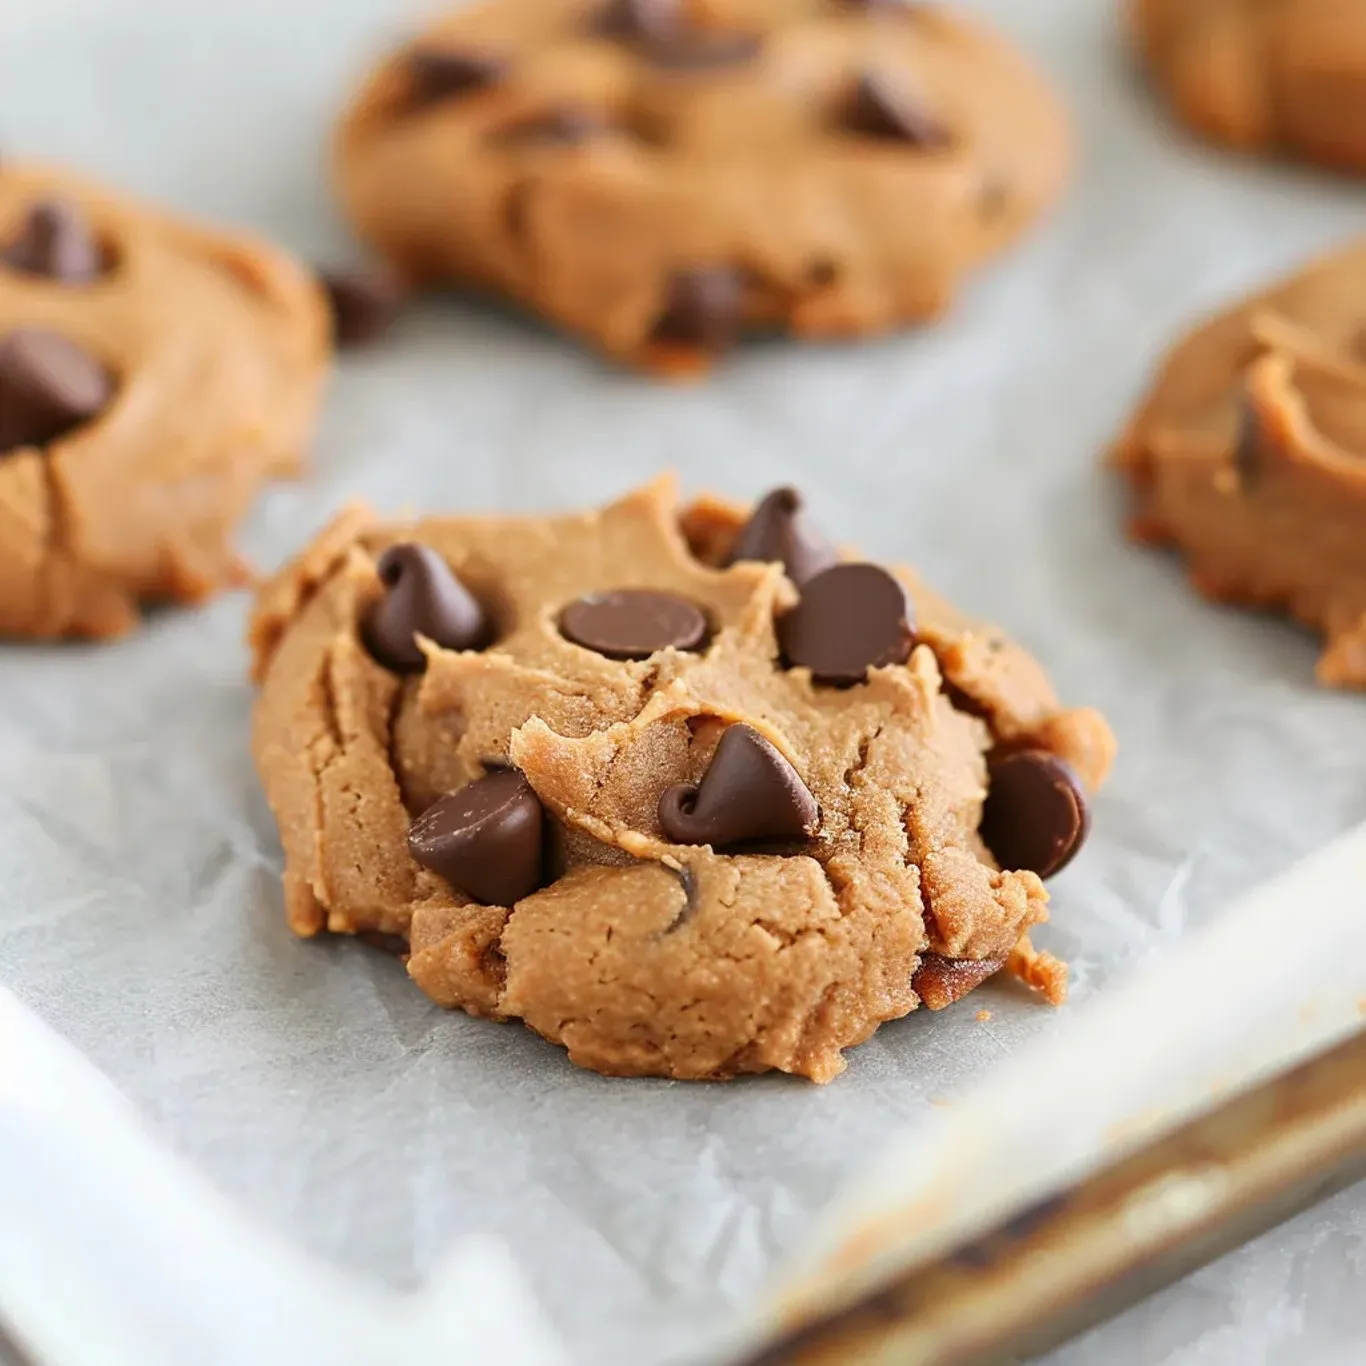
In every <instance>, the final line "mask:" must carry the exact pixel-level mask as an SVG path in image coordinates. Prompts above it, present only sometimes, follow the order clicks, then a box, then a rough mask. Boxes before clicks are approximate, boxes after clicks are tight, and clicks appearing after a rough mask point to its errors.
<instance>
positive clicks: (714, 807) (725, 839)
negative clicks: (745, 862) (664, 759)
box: [659, 725, 820, 849]
mask: <svg viewBox="0 0 1366 1366" xmlns="http://www.w3.org/2000/svg"><path fill="white" fill-rule="evenodd" d="M819 823H820V808H819V807H818V806H817V805H816V799H815V798H814V797H813V796H812V795H811V793H810V791H809V790H808V789H807V786H806V784H805V783H804V782H802V780H801V778H799V777H798V776H797V770H796V769H794V768H793V767H792V765H791V764H790V763H788V761H787V760H786V759H785V758H783V756H782V754H780V753H779V752H778V750H777V749H776V748H774V746H773V745H772V744H770V743H769V741H767V740H765V739H764V737H763V736H762V735H760V734H759V732H758V731H757V730H755V729H754V728H753V727H752V726H745V725H736V726H728V727H727V728H726V732H725V734H724V735H722V736H721V742H720V744H718V745H717V746H716V753H715V754H714V755H712V760H711V763H710V764H709V765H708V766H707V771H706V773H704V774H703V775H702V781H701V783H700V784H699V785H698V786H696V787H694V786H693V785H692V784H691V783H680V784H678V785H677V786H675V787H671V788H669V789H667V790H666V791H665V792H664V794H663V795H662V796H661V797H660V799H659V824H660V826H661V827H662V829H663V831H664V834H665V835H666V837H667V838H669V839H670V840H672V841H673V842H674V843H675V844H710V845H711V846H712V847H713V848H717V849H724V848H728V847H730V846H732V845H737V844H747V843H750V842H752V841H754V840H799V839H806V838H808V837H809V836H811V835H812V834H814V833H815V830H816V827H817V825H818V824H819Z"/></svg>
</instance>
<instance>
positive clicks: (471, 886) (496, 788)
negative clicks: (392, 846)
mask: <svg viewBox="0 0 1366 1366" xmlns="http://www.w3.org/2000/svg"><path fill="white" fill-rule="evenodd" d="M544 823H545V819H544V813H543V811H542V809H541V800H540V798H539V797H537V795H536V793H535V792H534V791H532V788H531V784H530V783H529V782H527V780H526V778H525V777H523V775H522V774H521V773H519V772H518V771H517V770H516V769H515V768H503V769H499V770H497V771H496V772H494V773H490V774H489V775H488V776H487V777H484V778H480V779H478V780H477V781H475V782H472V783H470V784H469V785H468V786H467V787H462V788H460V789H459V791H457V792H448V793H447V794H446V795H445V796H444V797H441V798H439V799H438V800H437V801H436V802H435V803H433V804H432V805H431V806H429V807H428V808H427V809H426V810H425V811H424V812H423V813H422V814H421V815H420V816H419V817H418V818H417V819H416V820H415V821H414V822H413V824H412V827H411V828H410V829H409V831H408V849H409V851H410V852H411V853H412V856H413V858H414V859H415V860H416V861H417V862H418V863H420V864H421V865H422V866H423V867H424V868H430V869H431V870H432V872H434V873H436V874H437V875H438V876H439V877H443V878H445V879H446V881H447V882H449V883H450V884H451V886H452V887H454V888H456V889H457V890H458V891H461V892H464V893H465V895H466V896H468V897H470V898H471V899H473V900H474V901H478V902H480V903H481V904H483V905H485V906H515V905H516V904H517V902H519V901H521V900H522V898H523V897H528V896H530V895H531V893H532V892H534V891H535V890H536V889H537V888H538V887H539V886H540V885H541V832H542V827H543V826H544Z"/></svg>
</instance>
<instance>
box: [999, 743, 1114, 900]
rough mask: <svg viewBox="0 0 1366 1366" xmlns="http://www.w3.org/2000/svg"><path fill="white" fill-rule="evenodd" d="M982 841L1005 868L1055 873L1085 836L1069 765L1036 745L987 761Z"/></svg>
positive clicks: (1082, 803)
mask: <svg viewBox="0 0 1366 1366" xmlns="http://www.w3.org/2000/svg"><path fill="white" fill-rule="evenodd" d="M987 781H988V787H987V799H986V805H985V806H984V807H983V808H982V828H981V834H982V841H983V843H984V844H985V845H986V846H987V848H988V849H990V850H991V852H992V854H993V856H994V857H995V859H996V862H997V863H999V864H1000V865H1001V867H1002V868H1006V869H1018V868H1023V869H1029V870H1031V871H1033V872H1035V873H1037V874H1038V875H1039V876H1040V877H1052V876H1053V874H1054V873H1057V872H1061V871H1062V869H1063V868H1065V867H1066V866H1067V865H1068V863H1070V862H1071V861H1072V857H1073V855H1074V854H1076V852H1077V850H1078V849H1080V848H1081V846H1082V844H1083V842H1084V841H1085V839H1086V832H1087V831H1088V830H1089V829H1090V825H1091V813H1090V807H1089V805H1088V803H1087V800H1086V793H1085V791H1084V790H1083V789H1082V785H1081V780H1080V779H1079V778H1078V777H1077V775H1076V774H1075V773H1074V772H1073V771H1072V766H1071V765H1070V764H1068V763H1067V762H1065V761H1064V760H1062V759H1059V758H1058V756H1057V755H1056V754H1050V753H1049V752H1048V751H1047V750H1042V749H1022V750H1016V751H1014V752H1013V753H1007V754H1004V755H1002V756H1001V757H1000V758H996V759H993V760H991V762H990V764H989V774H988V779H987Z"/></svg>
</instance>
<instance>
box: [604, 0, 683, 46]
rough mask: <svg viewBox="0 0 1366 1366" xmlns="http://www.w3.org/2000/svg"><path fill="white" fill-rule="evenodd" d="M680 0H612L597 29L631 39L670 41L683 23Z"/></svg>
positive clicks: (658, 41)
mask: <svg viewBox="0 0 1366 1366" xmlns="http://www.w3.org/2000/svg"><path fill="white" fill-rule="evenodd" d="M682 21H683V6H682V4H681V3H680V0H611V3H610V4H609V5H608V6H607V7H606V8H605V9H604V10H603V11H602V13H601V15H600V16H599V18H598V22H597V25H596V27H597V31H598V32H599V33H601V34H604V35H605V36H607V37H609V38H623V39H625V40H626V41H628V42H647V43H664V42H668V41H669V40H670V39H671V38H672V37H673V36H674V35H675V34H676V33H678V32H679V31H680V29H681V27H682Z"/></svg>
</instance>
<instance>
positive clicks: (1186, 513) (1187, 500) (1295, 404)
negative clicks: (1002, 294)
mask: <svg viewBox="0 0 1366 1366" xmlns="http://www.w3.org/2000/svg"><path fill="white" fill-rule="evenodd" d="M1363 318H1366V245H1364V244H1357V245H1355V246H1352V247H1349V248H1347V249H1346V250H1343V251H1340V252H1338V253H1337V254H1335V255H1332V256H1328V257H1325V258H1323V259H1321V260H1319V261H1316V262H1315V263H1313V264H1312V265H1310V266H1309V267H1308V268H1307V269H1306V270H1304V271H1302V272H1301V273H1300V274H1298V275H1296V276H1294V277H1293V278H1291V279H1290V280H1288V281H1286V282H1284V283H1282V284H1279V285H1277V286H1276V287H1275V288H1274V289H1271V290H1269V291H1268V292H1267V293H1265V294H1261V295H1258V296H1257V297H1256V298H1254V299H1251V300H1250V301H1248V302H1246V303H1242V304H1239V305H1238V306H1237V307H1235V308H1233V309H1230V310H1229V311H1227V312H1225V313H1223V314H1221V315H1219V316H1218V317H1216V318H1214V319H1212V320H1211V321H1209V322H1208V323H1206V324H1205V325H1204V326H1202V327H1200V328H1198V329H1197V330H1196V331H1195V332H1194V333H1193V334H1192V335H1191V336H1190V337H1188V338H1187V339H1186V340H1185V341H1183V342H1182V343H1181V344H1180V345H1179V346H1178V347H1177V348H1176V349H1175V350H1174V351H1173V352H1172V353H1171V355H1170V356H1169V357H1168V358H1167V360H1166V361H1165V363H1164V364H1163V366H1162V368H1161V371H1160V373H1159V375H1158V378H1157V382H1156V384H1155V386H1154V387H1153V389H1152V392H1151V393H1150V394H1149V395H1148V396H1147V398H1146V399H1145V400H1144V402H1143V404H1142V406H1141V407H1140V409H1139V411H1138V413H1137V415H1136V416H1135V417H1134V418H1133V420H1132V421H1131V423H1130V424H1129V427H1128V430H1127V431H1126V432H1125V433H1124V435H1123V437H1122V438H1121V440H1120V441H1119V442H1118V443H1117V445H1116V447H1115V449H1114V451H1113V453H1112V457H1111V458H1112V461H1113V463H1114V464H1115V465H1116V466H1117V467H1118V468H1119V469H1120V470H1121V471H1122V472H1123V473H1124V474H1125V475H1126V476H1127V478H1128V480H1129V482H1130V484H1131V485H1132V488H1133V500H1134V516H1133V520H1132V523H1131V526H1132V530H1133V534H1134V535H1135V537H1136V538H1137V539H1139V540H1143V541H1154V542H1159V543H1171V544H1175V545H1176V546H1179V547H1180V548H1181V550H1182V551H1183V552H1184V553H1185V555H1186V558H1187V561H1188V563H1189V568H1190V575H1191V579H1192V580H1193V582H1194V583H1195V585H1196V586H1197V587H1198V588H1199V589H1200V590H1201V592H1203V593H1205V594H1206V595H1207V596H1209V597H1211V598H1214V599H1216V600H1220V601H1227V602H1235V603H1246V604H1249V605H1252V606H1257V607H1267V608H1275V609H1280V610H1282V611H1285V612H1288V613H1290V614H1291V615H1292V616H1294V617H1296V618H1298V619H1299V620H1300V621H1302V622H1304V623H1305V624H1306V625H1308V626H1310V627H1312V628H1314V629H1315V630H1318V631H1321V632H1322V633H1323V634H1324V635H1325V636H1326V637H1327V645H1326V647H1325V649H1324V651H1323V654H1322V656H1321V657H1320V659H1319V662H1318V670H1317V671H1318V677H1319V678H1320V680H1321V681H1322V682H1324V683H1329V684H1336V685H1342V686H1351V687H1361V686H1363V685H1366V334H1363V331H1362V319H1363Z"/></svg>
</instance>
